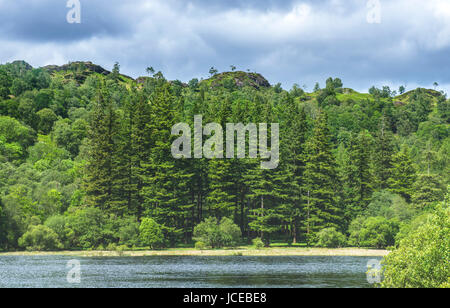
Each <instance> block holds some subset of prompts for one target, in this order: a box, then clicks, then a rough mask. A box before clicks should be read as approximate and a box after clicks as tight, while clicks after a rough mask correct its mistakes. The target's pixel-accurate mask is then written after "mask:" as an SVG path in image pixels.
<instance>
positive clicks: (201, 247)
mask: <svg viewBox="0 0 450 308" xmlns="http://www.w3.org/2000/svg"><path fill="white" fill-rule="evenodd" d="M205 248H206V245H205V243H203V242H196V243H195V249H198V250H204V249H205Z"/></svg>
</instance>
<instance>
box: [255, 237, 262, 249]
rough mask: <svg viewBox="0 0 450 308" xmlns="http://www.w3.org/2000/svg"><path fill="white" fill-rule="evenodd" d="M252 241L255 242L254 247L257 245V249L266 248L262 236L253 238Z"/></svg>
mask: <svg viewBox="0 0 450 308" xmlns="http://www.w3.org/2000/svg"><path fill="white" fill-rule="evenodd" d="M252 243H253V247H255V248H256V249H263V248H264V246H265V245H264V242H263V241H262V240H261V238H259V237H257V238H254V239H253V240H252Z"/></svg>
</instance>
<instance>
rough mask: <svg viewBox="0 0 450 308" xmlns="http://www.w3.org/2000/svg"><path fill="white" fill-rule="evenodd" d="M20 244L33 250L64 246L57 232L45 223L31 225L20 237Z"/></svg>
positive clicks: (55, 248) (53, 248)
mask: <svg viewBox="0 0 450 308" xmlns="http://www.w3.org/2000/svg"><path fill="white" fill-rule="evenodd" d="M19 246H20V247H23V248H26V249H27V250H33V251H35V250H37V251H41V250H58V249H62V248H63V246H62V244H61V243H60V242H59V240H58V235H57V234H56V232H55V231H53V230H52V229H50V228H49V227H46V226H43V225H38V226H30V227H29V228H28V231H27V232H25V234H24V235H23V236H22V237H21V238H20V239H19Z"/></svg>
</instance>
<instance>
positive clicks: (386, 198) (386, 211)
mask: <svg viewBox="0 0 450 308" xmlns="http://www.w3.org/2000/svg"><path fill="white" fill-rule="evenodd" d="M415 214H416V210H415V208H414V207H413V205H411V204H409V203H407V202H406V201H405V199H403V198H402V197H401V196H399V195H396V194H393V193H392V192H390V191H387V190H381V191H379V192H375V193H374V194H373V196H372V202H370V204H369V206H368V208H367V210H366V211H365V215H366V216H367V217H377V216H381V217H384V218H386V219H393V218H396V219H398V220H399V221H408V220H410V219H411V218H412V217H413V216H414V215H415Z"/></svg>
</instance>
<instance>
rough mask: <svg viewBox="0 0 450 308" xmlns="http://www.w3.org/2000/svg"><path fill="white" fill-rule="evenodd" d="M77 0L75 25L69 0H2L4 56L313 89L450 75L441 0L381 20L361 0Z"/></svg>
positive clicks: (387, 7)
mask: <svg viewBox="0 0 450 308" xmlns="http://www.w3.org/2000/svg"><path fill="white" fill-rule="evenodd" d="M80 1H81V3H82V24H81V25H70V24H67V23H66V21H65V17H66V14H67V11H68V9H67V8H66V7H65V2H66V1H65V0H58V1H55V0H42V1H39V2H38V1H34V0H31V1H25V0H16V1H14V2H12V1H8V4H7V5H6V4H5V3H6V1H4V0H3V1H2V0H0V25H1V27H0V29H1V30H0V43H1V42H2V41H3V42H7V44H4V45H5V46H6V47H5V48H3V49H0V60H1V61H3V62H5V61H7V60H14V59H18V58H20V57H23V58H25V60H27V61H29V62H30V63H31V64H33V65H36V66H39V65H44V64H48V62H49V61H56V62H63V61H73V60H79V59H85V60H92V61H94V62H97V63H99V64H100V65H103V66H105V67H106V68H110V67H111V66H112V64H113V63H114V62H115V61H119V62H120V63H121V67H122V71H123V73H125V74H128V75H132V76H135V77H137V76H139V75H142V74H145V67H147V66H149V65H151V66H154V67H155V68H156V69H159V70H162V71H163V72H164V73H165V74H166V75H167V77H168V78H170V79H181V80H183V81H187V80H188V79H190V78H192V77H201V76H205V77H206V76H207V75H208V74H207V72H208V70H209V67H210V66H216V67H217V68H218V69H220V70H227V69H229V66H230V65H231V64H233V65H236V66H237V67H238V68H239V69H242V70H247V69H250V70H252V71H258V72H260V73H262V74H263V75H265V76H266V77H267V78H268V79H269V81H271V82H272V83H274V82H279V81H280V82H282V83H283V85H284V86H286V87H290V86H291V85H292V84H293V83H299V84H300V85H302V84H307V85H308V86H309V88H310V89H311V88H312V87H313V85H314V83H315V82H316V81H319V82H321V83H322V84H323V82H324V80H325V79H326V78H327V77H329V76H336V77H340V78H342V79H343V81H344V83H345V84H346V85H347V86H349V87H354V88H357V89H359V90H367V89H368V88H369V87H370V86H371V85H374V84H375V85H377V86H381V85H382V83H383V82H389V83H391V84H394V85H399V84H405V83H406V84H422V85H423V86H428V85H431V84H432V83H433V82H434V81H438V82H439V83H441V84H450V73H449V72H448V70H447V69H446V67H448V66H449V64H450V63H449V62H450V57H448V54H449V51H450V21H449V20H450V6H448V7H447V6H446V1H444V0H430V1H427V2H426V3H423V2H422V1H419V0H390V1H387V0H380V2H381V4H382V23H381V24H368V23H367V21H366V14H367V8H366V1H362V0H345V1H344V0H314V1H313V0H305V1H295V0H287V1H271V0H247V1H238V0H230V1H218V0H191V1H181V0H179V1H177V0H165V1H163V0H152V1H144V0H133V1H119V0H110V1H106V0H80ZM447 9H448V10H447ZM28 49H32V50H33V52H34V53H33V54H30V53H29V52H27V50H28ZM55 64H62V63H55Z"/></svg>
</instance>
